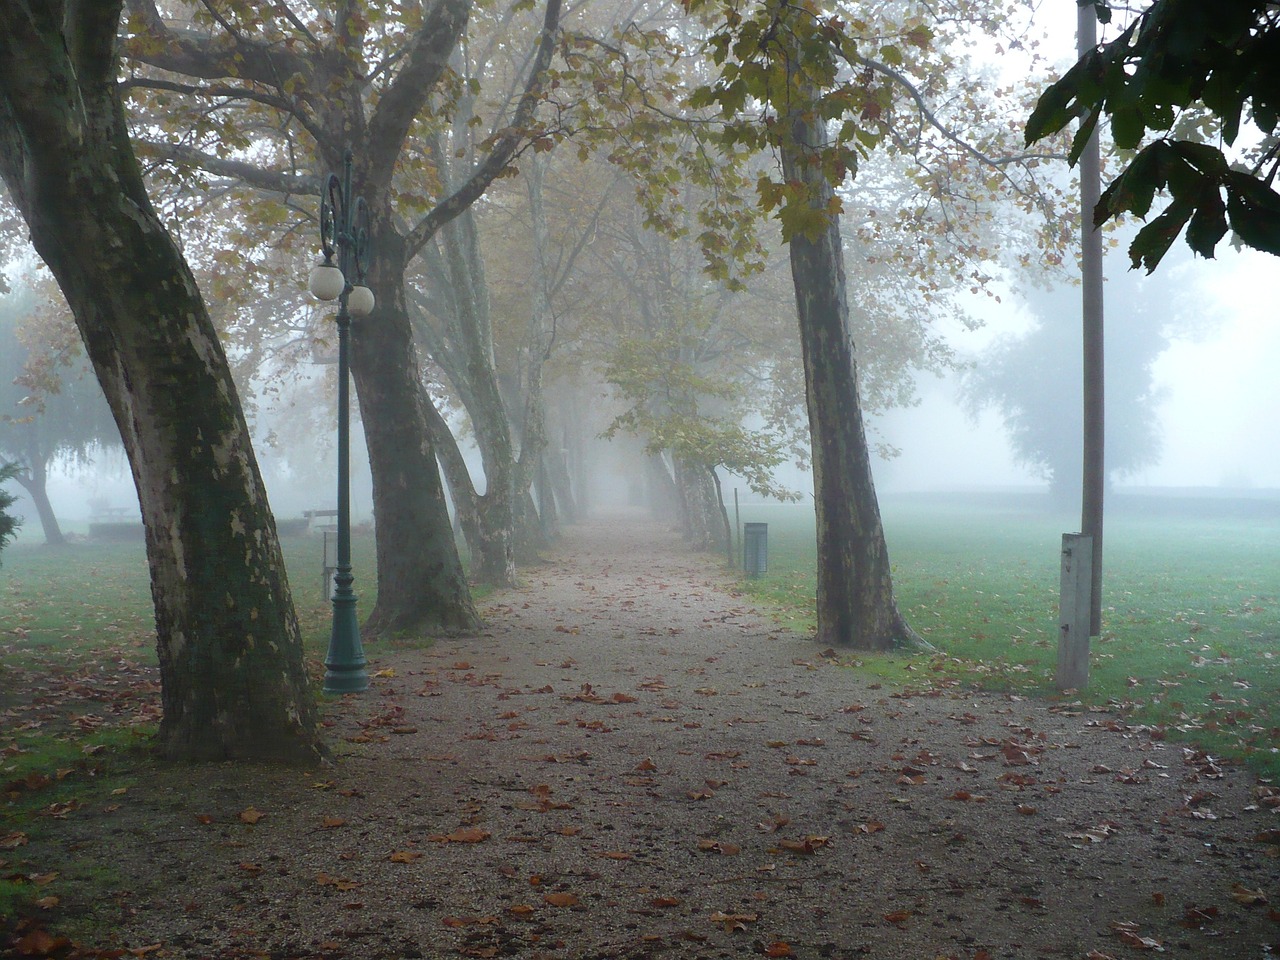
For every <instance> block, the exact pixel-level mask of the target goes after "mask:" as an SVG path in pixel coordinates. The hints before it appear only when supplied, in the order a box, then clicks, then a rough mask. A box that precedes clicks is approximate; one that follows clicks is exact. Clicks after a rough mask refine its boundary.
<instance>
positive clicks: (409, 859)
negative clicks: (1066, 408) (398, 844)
mask: <svg viewBox="0 0 1280 960" xmlns="http://www.w3.org/2000/svg"><path fill="white" fill-rule="evenodd" d="M424 856H426V854H424V853H421V852H420V851H418V850H396V851H395V852H394V853H392V854H391V856H390V857H388V858H387V859H388V860H390V861H391V862H392V863H413V862H414V861H415V860H421V859H422V858H423V857H424Z"/></svg>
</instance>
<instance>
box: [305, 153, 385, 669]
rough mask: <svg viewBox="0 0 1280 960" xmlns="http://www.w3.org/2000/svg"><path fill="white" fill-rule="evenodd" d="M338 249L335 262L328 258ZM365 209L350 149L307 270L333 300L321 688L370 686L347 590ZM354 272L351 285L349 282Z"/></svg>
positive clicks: (364, 294)
mask: <svg viewBox="0 0 1280 960" xmlns="http://www.w3.org/2000/svg"><path fill="white" fill-rule="evenodd" d="M335 245H336V247H337V251H336V252H337V254H338V263H337V264H336V265H335V264H334V262H333V254H334V252H335V251H334V247H335ZM368 247H369V208H368V206H366V205H365V202H364V198H363V197H352V195H351V151H350V150H347V152H346V153H345V154H344V156H343V158H342V179H341V180H339V179H338V176H337V174H333V173H331V174H329V178H328V181H327V182H326V183H325V187H324V191H323V192H322V193H321V196H320V249H321V252H322V253H323V254H324V261H323V262H321V263H319V264H317V265H316V266H315V268H314V269H313V270H312V271H311V284H310V286H311V292H312V294H314V295H315V296H316V297H318V298H319V299H321V300H337V301H338V317H337V323H338V558H337V567H336V568H335V572H334V575H333V584H334V590H333V631H332V633H331V634H330V635H329V653H328V656H326V657H325V661H324V665H325V674H324V692H325V693H359V692H360V691H361V690H366V689H368V687H369V673H368V671H367V670H365V666H366V665H367V662H368V661H366V660H365V657H364V649H363V648H362V647H361V645H360V624H359V622H358V621H357V620H356V595H355V592H354V591H353V590H352V589H351V584H352V582H353V581H354V580H355V577H353V576H352V575H351V416H350V412H349V406H350V389H349V386H348V384H349V380H350V374H349V370H350V367H349V363H350V361H349V354H348V349H349V346H348V340H349V335H350V332H351V318H352V317H364V316H368V314H369V313H371V312H372V311H373V291H371V290H370V289H369V288H368V287H366V286H365V285H364V273H365V268H366V267H367V266H368V263H367V258H368V254H369V250H368ZM353 275H354V277H355V283H354V284H353V283H352V282H351V279H350V278H351V277H352V276H353Z"/></svg>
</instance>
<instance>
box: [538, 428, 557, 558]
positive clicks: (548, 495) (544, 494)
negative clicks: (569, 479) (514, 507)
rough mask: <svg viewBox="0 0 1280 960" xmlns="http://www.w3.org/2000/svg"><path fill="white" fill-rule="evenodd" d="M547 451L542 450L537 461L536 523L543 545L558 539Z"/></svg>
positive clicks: (554, 499)
mask: <svg viewBox="0 0 1280 960" xmlns="http://www.w3.org/2000/svg"><path fill="white" fill-rule="evenodd" d="M548 453H549V451H547V450H546V449H544V450H543V451H542V457H541V458H539V461H538V481H537V489H538V522H539V524H540V526H541V529H542V540H543V542H544V543H548V544H551V543H555V542H556V541H557V540H559V539H560V514H559V512H558V511H557V509H556V494H555V491H554V490H553V489H552V487H551V470H550V468H549V466H548V464H547V456H548Z"/></svg>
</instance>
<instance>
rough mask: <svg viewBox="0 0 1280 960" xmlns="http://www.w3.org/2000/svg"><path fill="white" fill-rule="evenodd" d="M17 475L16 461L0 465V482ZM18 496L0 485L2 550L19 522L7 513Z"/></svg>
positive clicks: (0, 535)
mask: <svg viewBox="0 0 1280 960" xmlns="http://www.w3.org/2000/svg"><path fill="white" fill-rule="evenodd" d="M17 475H18V465H17V464H16V463H6V464H5V465H4V466H3V467H0V484H3V483H4V482H5V481H6V480H12V479H13V478H14V477H16V476H17ZM17 499H18V498H17V497H16V496H14V495H13V494H12V493H10V492H9V491H7V490H5V489H4V487H3V486H0V551H3V550H4V547H5V544H6V543H8V542H9V540H10V539H11V538H12V537H13V535H14V533H15V532H16V531H17V529H18V524H19V523H20V522H21V521H20V520H19V519H18V518H17V517H15V516H13V514H11V513H9V508H10V507H11V506H13V503H14V501H15V500H17Z"/></svg>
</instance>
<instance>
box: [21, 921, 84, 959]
mask: <svg viewBox="0 0 1280 960" xmlns="http://www.w3.org/2000/svg"><path fill="white" fill-rule="evenodd" d="M70 945H71V941H70V940H68V939H67V938H66V937H55V936H53V934H51V933H49V931H48V930H44V929H42V928H40V927H37V928H36V929H35V930H32V931H30V932H29V933H26V934H24V935H23V936H22V938H21V939H19V940H18V942H17V943H15V944H14V949H15V950H16V951H17V953H18V956H21V957H47V956H49V955H50V954H53V953H56V952H57V951H59V950H61V949H62V948H63V947H68V946H70Z"/></svg>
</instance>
